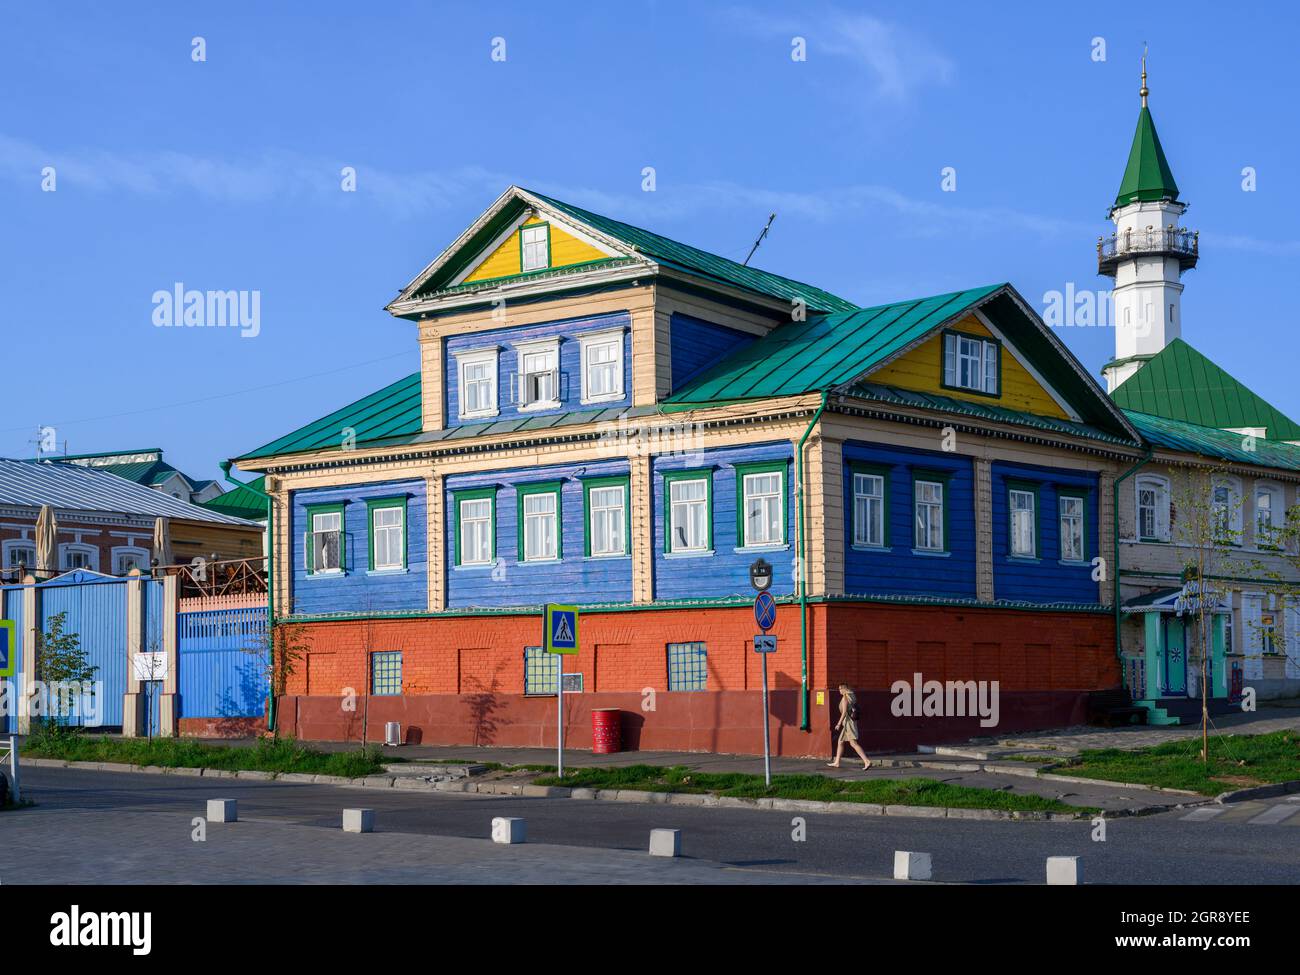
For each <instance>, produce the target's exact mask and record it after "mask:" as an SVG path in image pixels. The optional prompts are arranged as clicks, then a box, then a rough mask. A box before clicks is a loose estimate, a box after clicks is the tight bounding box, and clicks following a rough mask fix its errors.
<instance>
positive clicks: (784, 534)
mask: <svg viewBox="0 0 1300 975" xmlns="http://www.w3.org/2000/svg"><path fill="white" fill-rule="evenodd" d="M789 467H790V465H789V463H788V462H787V461H784V460H777V461H755V462H753V463H748V464H737V465H736V548H738V549H750V548H754V549H758V548H780V547H782V546H784V545H788V544H789V538H788V535H789V531H788V522H789V517H790V513H789V511H788V510H787V505H788V499H789V490H790V487H789V476H790V475H789ZM755 474H778V475H780V478H781V486H780V489H779V493H778V495H777V497H778V500H779V501H780V507H781V516H780V521H779V525H780V528H781V537H780V538H779V539H777V540H776V541H763V542H750V541H749V539H748V538H747V537H746V534H745V522H746V515H747V514H748V509H749V497H748V495H747V494H746V492H745V479H746V478H747V477H752V476H753V475H755Z"/></svg>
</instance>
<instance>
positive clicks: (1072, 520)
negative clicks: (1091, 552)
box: [1057, 494, 1087, 562]
mask: <svg viewBox="0 0 1300 975" xmlns="http://www.w3.org/2000/svg"><path fill="white" fill-rule="evenodd" d="M1057 506H1058V507H1059V509H1060V514H1061V561H1062V562H1083V561H1084V560H1085V559H1086V558H1087V550H1086V549H1085V548H1084V542H1083V537H1084V518H1085V513H1086V511H1087V506H1086V504H1085V501H1084V498H1083V496H1082V495H1075V494H1062V495H1061V496H1060V497H1059V498H1058V499H1057Z"/></svg>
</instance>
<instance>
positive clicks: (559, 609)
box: [542, 603, 581, 778]
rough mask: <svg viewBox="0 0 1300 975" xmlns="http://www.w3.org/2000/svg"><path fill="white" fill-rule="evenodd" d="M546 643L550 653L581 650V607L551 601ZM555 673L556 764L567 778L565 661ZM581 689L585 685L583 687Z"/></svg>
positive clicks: (545, 626)
mask: <svg viewBox="0 0 1300 975" xmlns="http://www.w3.org/2000/svg"><path fill="white" fill-rule="evenodd" d="M542 646H543V647H545V649H546V652H547V653H556V654H562V655H565V656H571V655H573V654H576V653H577V652H578V607H577V606H561V605H557V604H554V603H547V604H546V607H545V609H544V610H543V613H542ZM558 664H559V666H558V670H559V673H558V674H556V676H555V765H556V768H557V770H558V773H559V776H560V778H564V691H565V678H566V677H573V676H574V675H573V674H566V673H564V661H563V660H560V661H558ZM579 690H581V687H579Z"/></svg>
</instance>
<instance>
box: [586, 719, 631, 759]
mask: <svg viewBox="0 0 1300 975" xmlns="http://www.w3.org/2000/svg"><path fill="white" fill-rule="evenodd" d="M622 719H623V712H622V711H620V710H619V709H618V708H593V709H592V712H591V751H592V754H594V755H610V754H613V753H614V752H621V751H622V750H623V720H622Z"/></svg>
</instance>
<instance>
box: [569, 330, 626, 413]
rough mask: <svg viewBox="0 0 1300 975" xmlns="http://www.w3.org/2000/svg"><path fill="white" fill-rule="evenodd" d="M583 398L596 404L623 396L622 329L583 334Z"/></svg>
mask: <svg viewBox="0 0 1300 975" xmlns="http://www.w3.org/2000/svg"><path fill="white" fill-rule="evenodd" d="M578 341H579V342H581V344H582V401H583V402H584V403H599V402H602V401H605V400H617V399H622V398H623V330H622V329H621V328H620V329H618V331H616V332H600V333H596V334H592V335H583V336H580V337H579V339H578Z"/></svg>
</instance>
